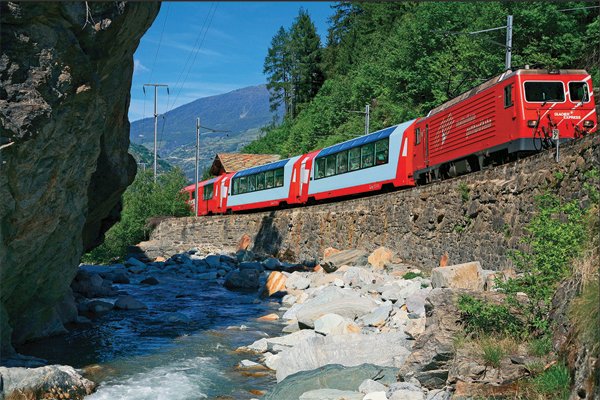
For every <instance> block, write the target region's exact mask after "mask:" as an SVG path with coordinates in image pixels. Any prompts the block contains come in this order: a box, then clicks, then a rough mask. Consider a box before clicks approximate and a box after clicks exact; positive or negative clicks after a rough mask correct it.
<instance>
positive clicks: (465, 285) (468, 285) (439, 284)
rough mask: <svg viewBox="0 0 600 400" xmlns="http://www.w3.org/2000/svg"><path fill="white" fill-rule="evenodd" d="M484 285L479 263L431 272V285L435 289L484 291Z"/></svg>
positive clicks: (458, 265) (440, 268)
mask: <svg viewBox="0 0 600 400" xmlns="http://www.w3.org/2000/svg"><path fill="white" fill-rule="evenodd" d="M484 284H485V280H484V276H483V269H482V268H481V264H479V261H474V262H469V263H465V264H457V265H451V266H448V267H438V268H434V269H433V270H432V271H431V285H432V286H433V287H434V288H452V289H470V290H483V288H484Z"/></svg>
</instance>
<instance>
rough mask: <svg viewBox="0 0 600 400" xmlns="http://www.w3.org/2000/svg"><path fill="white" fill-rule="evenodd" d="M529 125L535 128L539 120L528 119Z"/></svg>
mask: <svg viewBox="0 0 600 400" xmlns="http://www.w3.org/2000/svg"><path fill="white" fill-rule="evenodd" d="M527 126H528V127H530V128H535V127H536V126H537V121H536V120H535V119H530V120H529V121H527Z"/></svg>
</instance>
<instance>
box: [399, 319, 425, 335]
mask: <svg viewBox="0 0 600 400" xmlns="http://www.w3.org/2000/svg"><path fill="white" fill-rule="evenodd" d="M425 321H426V319H425V318H418V319H409V320H408V322H407V323H406V327H405V328H404V332H406V334H407V335H408V336H410V337H411V338H413V339H417V338H418V337H419V336H420V335H422V334H423V332H425Z"/></svg>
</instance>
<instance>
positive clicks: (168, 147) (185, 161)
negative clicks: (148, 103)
mask: <svg viewBox="0 0 600 400" xmlns="http://www.w3.org/2000/svg"><path fill="white" fill-rule="evenodd" d="M198 116H199V117H200V123H201V125H202V126H206V127H210V128H213V129H217V130H224V131H230V133H210V132H202V134H201V139H200V167H201V170H202V169H204V168H205V167H206V166H208V165H209V164H210V163H211V162H212V160H213V158H214V155H215V154H216V153H219V152H235V151H239V150H240V149H241V148H242V147H244V146H245V145H247V144H248V143H250V142H252V141H253V140H254V139H256V138H257V137H258V136H259V134H260V128H262V127H263V126H265V125H267V124H269V123H270V122H271V121H272V119H273V116H272V114H271V112H270V111H269V92H268V90H267V89H266V87H265V85H259V86H250V87H246V88H242V89H238V90H234V91H232V92H229V93H225V94H221V95H217V96H210V97H204V98H201V99H198V100H195V101H193V102H191V103H188V104H185V105H183V106H180V107H177V108H175V109H173V110H171V111H169V112H168V113H166V114H165V115H164V119H163V118H162V117H159V123H158V132H159V137H158V139H159V146H158V148H159V154H160V155H161V157H162V158H163V159H164V160H166V161H168V162H169V163H170V164H172V165H175V166H179V167H181V168H182V169H183V170H184V171H185V173H186V175H187V176H188V177H189V178H192V177H193V175H194V160H195V149H194V146H195V132H196V117H198ZM163 124H164V126H163ZM153 127H154V125H153V119H152V118H145V119H142V120H138V121H134V122H132V123H131V130H130V138H131V142H132V144H133V143H135V144H141V145H144V146H145V147H146V148H149V149H152V146H153V145H154V142H153V141H154V137H153V129H154V128H153Z"/></svg>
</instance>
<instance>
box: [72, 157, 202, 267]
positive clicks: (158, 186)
mask: <svg viewBox="0 0 600 400" xmlns="http://www.w3.org/2000/svg"><path fill="white" fill-rule="evenodd" d="M185 185H187V179H186V178H185V176H184V174H183V172H182V171H181V170H180V169H177V168H176V169H173V170H171V171H168V172H166V173H164V174H162V175H160V176H159V177H158V179H157V182H156V183H154V179H153V175H152V171H150V170H148V171H140V172H138V174H137V176H136V178H135V180H134V181H133V183H132V184H131V186H129V187H128V188H127V190H126V191H125V193H124V194H123V211H122V212H121V220H120V221H119V222H118V223H117V224H115V225H114V226H113V227H112V228H110V229H109V230H108V232H106V235H105V238H104V242H103V243H102V244H101V245H100V246H98V247H97V248H95V249H93V250H92V251H90V252H89V253H87V254H85V255H84V256H83V258H82V260H83V261H84V262H91V263H105V262H111V261H113V260H115V259H118V258H119V257H123V256H125V254H126V251H127V246H130V245H133V244H136V243H139V242H140V241H142V240H145V239H147V238H148V235H149V233H150V228H149V226H148V225H147V222H148V219H149V218H151V217H155V216H175V217H181V216H185V215H190V214H191V213H190V209H189V208H188V206H187V204H186V202H185V195H184V194H183V193H181V189H182V188H183V187H184V186H185Z"/></svg>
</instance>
